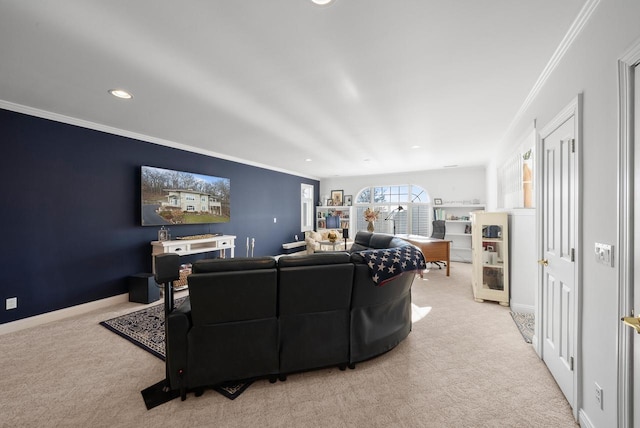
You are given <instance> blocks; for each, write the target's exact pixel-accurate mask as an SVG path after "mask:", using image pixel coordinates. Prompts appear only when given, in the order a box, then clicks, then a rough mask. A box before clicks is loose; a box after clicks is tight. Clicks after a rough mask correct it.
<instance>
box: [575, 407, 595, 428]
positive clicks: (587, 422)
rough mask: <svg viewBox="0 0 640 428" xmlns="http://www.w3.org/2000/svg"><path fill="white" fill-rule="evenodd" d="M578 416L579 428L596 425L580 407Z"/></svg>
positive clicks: (589, 427) (592, 427) (588, 427)
mask: <svg viewBox="0 0 640 428" xmlns="http://www.w3.org/2000/svg"><path fill="white" fill-rule="evenodd" d="M578 417H579V419H578V421H579V423H580V427H581V428H596V426H595V425H594V424H593V422H591V419H589V417H588V416H587V414H586V413H585V412H584V410H582V409H580V412H579V415H578Z"/></svg>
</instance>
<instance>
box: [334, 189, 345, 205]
mask: <svg viewBox="0 0 640 428" xmlns="http://www.w3.org/2000/svg"><path fill="white" fill-rule="evenodd" d="M331 200H332V201H333V205H334V206H337V207H338V206H342V204H343V203H344V190H332V191H331Z"/></svg>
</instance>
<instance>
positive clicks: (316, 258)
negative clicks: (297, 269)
mask: <svg viewBox="0 0 640 428" xmlns="http://www.w3.org/2000/svg"><path fill="white" fill-rule="evenodd" d="M340 263H349V253H343V252H327V253H313V254H306V255H291V256H282V257H280V259H278V266H279V267H281V268H285V267H293V266H315V265H330V264H340Z"/></svg>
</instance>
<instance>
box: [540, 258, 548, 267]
mask: <svg viewBox="0 0 640 428" xmlns="http://www.w3.org/2000/svg"><path fill="white" fill-rule="evenodd" d="M538 264H541V265H542V266H549V260H547V259H540V260H538Z"/></svg>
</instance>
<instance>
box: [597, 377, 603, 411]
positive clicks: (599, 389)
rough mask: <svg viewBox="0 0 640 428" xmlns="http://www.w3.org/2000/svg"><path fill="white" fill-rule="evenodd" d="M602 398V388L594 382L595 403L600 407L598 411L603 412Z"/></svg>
mask: <svg viewBox="0 0 640 428" xmlns="http://www.w3.org/2000/svg"><path fill="white" fill-rule="evenodd" d="M603 398H604V397H602V387H601V386H600V385H598V382H596V401H597V402H598V404H599V405H600V410H604V401H603Z"/></svg>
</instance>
